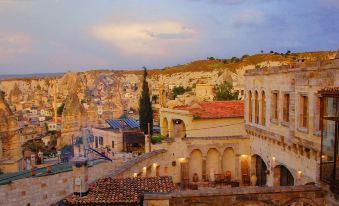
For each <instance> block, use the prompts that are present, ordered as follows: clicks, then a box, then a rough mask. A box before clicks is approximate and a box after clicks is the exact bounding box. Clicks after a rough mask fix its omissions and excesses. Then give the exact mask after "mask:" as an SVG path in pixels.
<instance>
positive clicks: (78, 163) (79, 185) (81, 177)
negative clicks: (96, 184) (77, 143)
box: [72, 157, 89, 196]
mask: <svg viewBox="0 0 339 206" xmlns="http://www.w3.org/2000/svg"><path fill="white" fill-rule="evenodd" d="M72 162H73V167H72V168H73V193H74V194H75V195H80V196H84V195H87V192H88V185H89V183H88V158H85V157H78V158H75V159H73V160H72Z"/></svg>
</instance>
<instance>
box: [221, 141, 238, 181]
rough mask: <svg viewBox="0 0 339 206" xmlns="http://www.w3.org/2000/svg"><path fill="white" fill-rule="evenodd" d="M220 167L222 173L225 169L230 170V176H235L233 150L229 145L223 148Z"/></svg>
mask: <svg viewBox="0 0 339 206" xmlns="http://www.w3.org/2000/svg"><path fill="white" fill-rule="evenodd" d="M222 169H223V173H226V171H230V172H231V178H234V177H235V154H234V150H233V149H232V148H231V147H228V148H226V149H225V151H224V154H223V156H222Z"/></svg>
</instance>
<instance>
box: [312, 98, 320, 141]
mask: <svg viewBox="0 0 339 206" xmlns="http://www.w3.org/2000/svg"><path fill="white" fill-rule="evenodd" d="M313 124H314V131H313V132H314V134H315V135H320V97H318V96H315V105H314V122H313Z"/></svg>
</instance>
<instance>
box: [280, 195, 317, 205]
mask: <svg viewBox="0 0 339 206" xmlns="http://www.w3.org/2000/svg"><path fill="white" fill-rule="evenodd" d="M294 203H296V204H295V205H299V204H300V203H306V204H307V206H320V205H319V204H318V203H316V202H315V201H313V200H311V199H309V198H304V197H297V198H293V199H290V200H287V201H286V202H284V203H283V204H281V205H284V206H285V205H286V206H292V205H293V204H294Z"/></svg>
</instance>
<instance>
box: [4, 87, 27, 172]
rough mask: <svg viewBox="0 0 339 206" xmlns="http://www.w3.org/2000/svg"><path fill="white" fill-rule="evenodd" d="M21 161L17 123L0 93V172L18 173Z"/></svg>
mask: <svg viewBox="0 0 339 206" xmlns="http://www.w3.org/2000/svg"><path fill="white" fill-rule="evenodd" d="M21 159H22V155H21V147H20V137H19V134H18V127H17V121H16V118H15V117H14V115H13V113H12V111H11V110H10V108H9V105H8V104H7V102H6V101H5V99H4V95H3V93H2V91H0V171H1V172H4V173H7V172H16V171H18V170H19V169H20V161H21Z"/></svg>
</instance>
